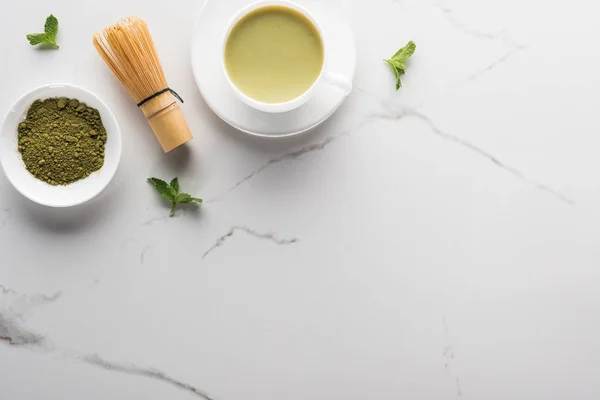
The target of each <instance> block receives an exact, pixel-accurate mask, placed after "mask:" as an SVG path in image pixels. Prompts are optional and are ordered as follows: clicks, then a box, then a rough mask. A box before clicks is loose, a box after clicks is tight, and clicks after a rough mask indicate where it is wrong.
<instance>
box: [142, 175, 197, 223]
mask: <svg viewBox="0 0 600 400" xmlns="http://www.w3.org/2000/svg"><path fill="white" fill-rule="evenodd" d="M148 181H149V182H151V183H152V184H153V185H154V187H155V188H156V191H157V192H158V193H159V194H160V195H161V196H162V197H164V198H165V199H167V200H169V201H170V202H171V212H170V213H169V215H170V216H171V217H172V216H173V215H175V210H176V209H177V204H188V203H194V202H196V203H202V199H199V198H197V197H192V196H191V195H190V194H188V193H179V180H178V179H177V178H173V180H172V181H171V183H169V184H168V183H167V182H165V181H163V180H162V179H158V178H148Z"/></svg>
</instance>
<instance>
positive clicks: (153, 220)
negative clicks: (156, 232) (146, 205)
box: [142, 211, 177, 226]
mask: <svg viewBox="0 0 600 400" xmlns="http://www.w3.org/2000/svg"><path fill="white" fill-rule="evenodd" d="M167 212H168V211H167ZM173 218H177V216H176V215H174V216H172V217H171V216H169V215H166V216H162V217H156V218H151V219H149V220H147V221H144V222H142V226H148V225H154V224H155V223H157V222H163V221H166V220H168V219H173Z"/></svg>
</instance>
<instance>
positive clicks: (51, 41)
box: [26, 14, 58, 49]
mask: <svg viewBox="0 0 600 400" xmlns="http://www.w3.org/2000/svg"><path fill="white" fill-rule="evenodd" d="M57 33H58V20H57V19H56V17H55V16H54V15H52V14H50V16H49V17H48V18H46V23H45V24H44V33H32V34H29V35H27V36H26V37H27V40H29V43H30V44H31V45H32V46H35V45H38V44H43V45H48V46H51V47H54V48H55V49H58V44H57V43H56V34H57Z"/></svg>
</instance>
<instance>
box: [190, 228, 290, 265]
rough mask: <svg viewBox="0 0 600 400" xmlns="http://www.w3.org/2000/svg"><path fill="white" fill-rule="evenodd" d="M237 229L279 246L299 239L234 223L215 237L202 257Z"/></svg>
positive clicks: (219, 245) (222, 242)
mask: <svg viewBox="0 0 600 400" xmlns="http://www.w3.org/2000/svg"><path fill="white" fill-rule="evenodd" d="M238 231H239V232H244V233H247V234H248V235H251V236H254V237H255V238H257V239H261V240H269V241H271V242H273V243H275V244H277V245H279V246H286V245H289V244H293V243H297V242H298V241H299V239H297V238H291V239H281V238H278V237H276V236H275V235H274V234H272V233H260V232H256V231H255V230H253V229H250V228H248V227H245V226H239V225H234V226H232V227H231V228H230V229H229V231H228V232H227V233H226V234H224V235H222V236H219V237H218V238H217V240H216V242H215V243H214V244H213V245H212V246H211V247H210V248H209V249H208V250H206V251H205V252H204V255H203V256H202V259H204V258H206V256H208V255H209V254H210V253H211V252H212V251H214V250H216V249H217V248H219V247H221V246H223V245H224V244H225V242H226V241H227V239H229V238H230V237H232V236H233V235H234V234H235V233H236V232H238Z"/></svg>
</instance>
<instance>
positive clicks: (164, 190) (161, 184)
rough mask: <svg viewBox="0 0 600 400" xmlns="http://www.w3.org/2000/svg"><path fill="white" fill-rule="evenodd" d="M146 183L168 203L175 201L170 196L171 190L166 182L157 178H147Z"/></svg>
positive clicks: (173, 197)
mask: <svg viewBox="0 0 600 400" xmlns="http://www.w3.org/2000/svg"><path fill="white" fill-rule="evenodd" d="M148 181H149V182H150V183H152V184H153V185H154V188H155V189H156V191H157V192H158V194H160V195H161V196H162V197H164V198H165V199H167V200H169V201H170V202H173V201H175V196H173V195H172V190H173V189H171V187H170V186H169V185H168V184H167V182H165V181H163V180H162V179H158V178H148Z"/></svg>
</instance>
